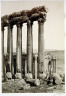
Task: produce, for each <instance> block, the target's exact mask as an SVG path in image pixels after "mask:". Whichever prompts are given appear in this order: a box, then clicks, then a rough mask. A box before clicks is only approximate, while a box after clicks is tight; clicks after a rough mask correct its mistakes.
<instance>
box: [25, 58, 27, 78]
mask: <svg viewBox="0 0 66 96" xmlns="http://www.w3.org/2000/svg"><path fill="white" fill-rule="evenodd" d="M26 74H27V59H25V76H26Z"/></svg>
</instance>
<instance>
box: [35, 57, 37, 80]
mask: <svg viewBox="0 0 66 96" xmlns="http://www.w3.org/2000/svg"><path fill="white" fill-rule="evenodd" d="M35 79H37V55H35Z"/></svg>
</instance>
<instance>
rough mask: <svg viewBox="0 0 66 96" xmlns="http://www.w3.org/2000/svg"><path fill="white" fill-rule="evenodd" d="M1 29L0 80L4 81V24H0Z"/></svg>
mask: <svg viewBox="0 0 66 96" xmlns="http://www.w3.org/2000/svg"><path fill="white" fill-rule="evenodd" d="M1 27H2V28H1V30H2V81H5V63H4V26H1Z"/></svg>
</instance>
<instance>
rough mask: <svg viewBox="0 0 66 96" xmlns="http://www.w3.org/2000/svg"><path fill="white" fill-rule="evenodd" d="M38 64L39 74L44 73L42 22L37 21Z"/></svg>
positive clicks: (40, 20) (41, 20)
mask: <svg viewBox="0 0 66 96" xmlns="http://www.w3.org/2000/svg"><path fill="white" fill-rule="evenodd" d="M38 63H39V72H40V73H42V72H44V20H43V19H42V18H40V19H39V20H38Z"/></svg>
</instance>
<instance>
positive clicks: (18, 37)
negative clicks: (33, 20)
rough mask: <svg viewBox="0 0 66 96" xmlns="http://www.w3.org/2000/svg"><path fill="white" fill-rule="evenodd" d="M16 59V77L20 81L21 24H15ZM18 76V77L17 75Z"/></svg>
mask: <svg viewBox="0 0 66 96" xmlns="http://www.w3.org/2000/svg"><path fill="white" fill-rule="evenodd" d="M16 50H17V58H16V75H17V78H20V79H21V75H20V74H22V24H20V23H19V22H18V23H17V49H16ZM18 74H19V75H18Z"/></svg>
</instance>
